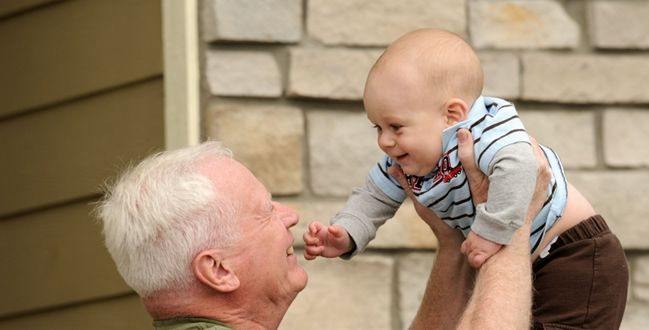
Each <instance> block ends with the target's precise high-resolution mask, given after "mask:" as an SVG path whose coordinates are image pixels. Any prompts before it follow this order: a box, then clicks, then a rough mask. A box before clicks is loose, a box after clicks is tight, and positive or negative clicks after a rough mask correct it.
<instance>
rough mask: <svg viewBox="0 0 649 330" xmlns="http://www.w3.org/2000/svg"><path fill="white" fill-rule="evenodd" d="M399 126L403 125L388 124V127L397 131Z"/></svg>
mask: <svg viewBox="0 0 649 330" xmlns="http://www.w3.org/2000/svg"><path fill="white" fill-rule="evenodd" d="M401 127H403V126H401V125H398V124H392V125H390V128H392V129H393V130H395V131H398V130H399V129H400V128H401Z"/></svg>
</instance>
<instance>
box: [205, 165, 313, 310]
mask: <svg viewBox="0 0 649 330" xmlns="http://www.w3.org/2000/svg"><path fill="white" fill-rule="evenodd" d="M218 162H221V163H220V164H218V166H217V167H218V168H219V172H218V173H216V174H215V175H218V179H216V180H215V179H213V182H214V184H215V185H216V186H218V187H217V190H219V191H221V192H222V193H223V194H225V195H227V197H228V198H230V199H232V200H234V201H241V203H238V204H239V205H240V207H239V210H238V221H239V224H240V226H241V232H242V236H241V240H240V241H239V243H238V244H235V246H233V247H232V248H231V249H229V252H228V255H229V258H230V259H231V260H236V265H235V272H236V275H237V276H238V277H239V279H240V281H241V287H240V289H241V290H242V292H246V294H247V295H249V296H250V300H251V305H253V304H256V303H260V304H263V303H264V302H267V301H268V300H272V301H283V302H285V303H288V304H290V302H291V301H292V300H293V299H294V298H295V296H296V295H297V294H298V293H299V292H300V291H301V290H302V289H304V287H305V286H306V283H307V274H306V272H305V271H304V269H303V268H302V267H301V266H300V265H299V264H298V263H297V257H296V255H295V254H294V253H293V235H292V234H291V231H290V229H291V227H293V226H295V225H296V224H297V222H298V219H299V217H298V214H297V212H295V210H293V209H290V208H289V207H287V206H285V205H283V204H280V203H276V202H272V201H271V196H270V193H269V192H268V191H267V190H266V188H265V187H264V185H263V184H262V183H261V182H260V181H259V180H257V178H256V177H255V176H254V175H253V174H252V173H250V171H249V170H248V169H247V168H246V167H244V166H243V165H241V164H240V163H238V162H237V161H235V160H231V159H221V160H218ZM264 298H266V299H264ZM251 307H252V306H251Z"/></svg>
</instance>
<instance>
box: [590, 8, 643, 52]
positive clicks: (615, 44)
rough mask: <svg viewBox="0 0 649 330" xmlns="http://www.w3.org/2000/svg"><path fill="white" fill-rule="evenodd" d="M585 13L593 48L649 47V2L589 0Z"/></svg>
mask: <svg viewBox="0 0 649 330" xmlns="http://www.w3.org/2000/svg"><path fill="white" fill-rule="evenodd" d="M588 15H589V16H588V18H589V20H588V27H589V30H590V39H591V40H590V41H591V44H593V45H594V46H595V47H598V48H610V49H621V48H626V49H648V48H649V21H648V20H647V17H649V2H647V1H590V2H589V6H588Z"/></svg>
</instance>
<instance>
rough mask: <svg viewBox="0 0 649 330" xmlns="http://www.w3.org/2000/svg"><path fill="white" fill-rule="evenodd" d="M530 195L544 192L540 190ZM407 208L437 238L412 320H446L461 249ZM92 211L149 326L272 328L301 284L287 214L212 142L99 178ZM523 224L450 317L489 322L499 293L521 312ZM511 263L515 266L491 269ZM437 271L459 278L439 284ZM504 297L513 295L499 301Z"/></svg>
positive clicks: (454, 302) (455, 292) (428, 217)
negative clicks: (101, 192)
mask: <svg viewBox="0 0 649 330" xmlns="http://www.w3.org/2000/svg"><path fill="white" fill-rule="evenodd" d="M461 148H462V149H461V150H464V153H463V154H465V155H467V156H465V157H464V159H463V161H465V160H466V159H469V162H471V161H472V158H471V157H472V152H471V147H470V146H468V147H466V146H461ZM467 171H475V168H467ZM470 173H474V174H475V176H473V177H472V181H471V183H472V188H473V187H476V190H475V191H474V193H476V194H482V196H484V193H481V192H479V189H481V188H484V185H482V184H481V183H480V182H481V181H480V180H482V176H481V175H480V174H479V173H478V172H470ZM540 177H542V176H540ZM539 181H542V180H539ZM546 182H547V181H546ZM539 186H544V185H543V184H540V185H539ZM538 190H542V189H540V188H539V189H538ZM537 195H538V196H540V197H539V198H536V200H539V201H540V200H542V195H543V193H538V194H537ZM530 208H532V207H530ZM417 209H418V212H419V214H420V216H422V218H423V219H424V220H425V221H426V222H427V223H428V224H429V225H430V226H431V228H432V229H433V232H434V233H435V234H436V235H437V236H438V238H439V242H440V249H439V252H438V257H437V262H436V264H435V267H434V268H433V271H432V273H431V279H430V280H429V285H428V287H427V289H426V293H425V297H424V300H423V302H422V306H421V308H420V310H419V313H418V315H417V319H416V320H415V322H414V323H413V328H416V329H426V328H428V329H430V328H453V327H455V326H456V325H457V322H458V319H459V316H460V315H461V313H462V311H463V310H464V306H465V304H466V303H467V300H468V298H469V297H468V294H467V292H468V291H469V290H470V286H471V285H472V284H471V283H472V281H473V271H472V270H470V267H469V266H468V264H467V263H466V261H465V259H464V257H463V256H462V255H461V253H460V251H459V243H461V240H459V239H460V238H458V236H452V235H451V236H448V235H446V234H447V233H444V232H442V231H443V230H446V229H445V227H446V226H444V225H443V224H442V223H441V221H440V220H439V219H438V218H436V217H435V216H434V214H431V213H426V212H425V210H423V209H422V208H421V207H419V206H418V207H417ZM98 215H99V217H100V219H101V220H102V222H103V226H104V235H105V238H106V246H107V248H108V251H109V252H110V254H111V256H112V257H113V259H114V261H115V263H116V265H117V269H118V271H119V273H120V274H121V275H122V277H123V278H124V280H125V281H126V283H127V284H128V285H129V286H131V287H132V288H133V289H134V290H135V291H136V292H137V293H138V295H140V296H141V297H142V301H143V303H144V306H145V307H146V309H147V311H148V312H149V314H150V315H151V316H152V317H153V319H154V326H155V327H156V328H157V329H167V330H170V329H190V328H191V329H233V328H234V329H276V328H277V327H278V326H279V324H280V322H281V320H282V318H283V317H284V314H285V313H286V311H287V310H288V308H289V306H290V304H291V302H292V301H293V300H294V299H295V297H296V296H297V294H298V293H299V292H300V291H301V290H302V289H304V287H305V286H306V284H307V274H306V272H305V271H304V269H303V268H301V267H300V265H299V264H298V262H297V258H296V256H295V255H294V253H293V246H292V245H293V236H292V234H291V232H290V229H291V227H293V226H294V225H295V224H296V223H297V222H298V215H297V213H296V212H295V211H294V210H291V209H289V208H288V207H286V206H284V205H282V204H280V203H276V202H273V201H272V200H271V196H270V194H269V193H268V191H267V190H266V188H265V187H264V186H263V185H262V184H261V183H260V182H259V180H257V179H256V178H255V176H254V175H253V174H252V173H251V172H250V171H249V170H248V169H247V168H246V167H244V166H243V165H242V164H241V163H239V162H237V161H235V160H233V159H232V158H231V153H230V151H229V150H228V149H226V148H224V147H222V146H221V145H220V144H219V143H217V142H206V143H203V144H201V145H198V146H194V147H189V148H184V149H180V150H175V151H168V152H163V153H160V154H157V155H154V156H151V157H149V158H147V159H146V160H144V161H142V162H141V163H140V164H139V165H137V166H136V167H134V168H133V169H131V170H129V171H128V172H126V173H125V174H124V175H122V176H121V178H120V179H119V180H118V181H117V182H116V183H115V184H114V185H113V186H112V187H111V188H109V189H108V191H107V193H106V197H105V199H104V200H103V201H102V203H101V204H100V206H99V208H98ZM525 230H527V234H529V228H525V227H524V228H523V230H521V232H522V233H521V234H520V235H519V236H520V237H523V239H520V240H519V241H520V242H519V243H520V244H512V245H510V246H508V247H507V248H506V249H504V250H503V251H502V252H501V253H499V254H498V255H503V256H502V258H496V257H494V258H493V260H492V261H490V262H489V263H487V264H486V265H485V266H483V270H482V271H481V272H480V274H479V276H478V281H477V285H476V287H475V289H474V292H475V294H474V298H473V299H472V300H471V302H469V307H468V310H467V312H466V313H465V317H464V319H463V320H462V322H465V323H463V325H460V327H465V328H471V327H475V326H479V325H482V324H485V325H486V324H487V323H483V322H484V321H483V320H480V318H479V316H480V315H479V314H481V313H482V310H481V309H480V308H482V307H484V308H489V307H490V305H493V303H492V302H490V303H488V304H487V303H485V302H484V299H486V300H488V301H489V300H491V301H493V299H496V301H498V299H500V300H507V301H505V302H503V304H502V305H501V306H499V308H498V310H493V309H492V310H487V313H489V312H493V313H496V312H497V313H498V315H505V314H507V315H505V316H503V318H500V321H501V322H502V321H503V320H507V319H506V318H504V317H506V316H511V317H513V318H516V320H513V321H511V324H512V325H518V324H527V323H526V322H529V316H525V313H514V311H520V310H521V309H526V310H529V309H530V306H529V302H530V301H531V285H530V282H531V281H530V269H529V268H530V260H529V252H526V251H527V247H526V246H527V243H526V241H525V239H524V237H525V233H524V231H525ZM447 237H450V238H447ZM498 255H497V256H498ZM512 255H518V256H520V257H519V258H517V259H512V257H511V256H512ZM505 259H507V260H505ZM490 260H491V259H490ZM513 269H516V270H517V272H519V273H520V272H522V273H523V275H524V276H519V277H515V278H514V277H511V278H510V276H500V275H502V273H503V272H509V271H512V270H513ZM490 274H494V276H493V278H494V279H495V280H494V281H492V280H490V277H489V275H490ZM495 275H499V276H495ZM447 278H455V279H457V278H463V279H464V281H460V283H458V281H453V282H452V283H458V284H457V285H455V286H453V285H449V286H445V287H440V286H439V285H438V283H443V282H444V281H445V280H446V279H447ZM481 279H484V280H481ZM487 279H489V280H487ZM503 281H508V285H509V286H510V287H511V285H512V283H511V281H514V282H515V283H519V284H520V285H519V286H518V287H520V288H521V289H520V290H519V291H518V292H516V293H513V294H511V293H510V294H507V295H504V296H503V295H502V294H501V293H498V291H497V290H498V285H499V284H503V283H502V282H503ZM468 288H469V289H468ZM512 296H515V297H518V300H514V301H522V302H523V303H521V304H516V305H514V306H512V307H509V304H508V302H509V301H512ZM449 299H450V300H449ZM508 307H509V308H513V309H511V310H509V309H507V308H508ZM477 309H480V312H478V311H477ZM486 315H489V314H486ZM476 317H477V318H476ZM501 325H502V323H501ZM483 328H484V327H483Z"/></svg>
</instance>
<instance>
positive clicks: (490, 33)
mask: <svg viewBox="0 0 649 330" xmlns="http://www.w3.org/2000/svg"><path fill="white" fill-rule="evenodd" d="M469 30H470V32H471V40H472V42H473V45H474V46H475V47H477V48H495V49H511V48H518V49H537V48H575V47H577V46H578V44H579V26H578V25H577V23H576V22H575V21H574V20H573V19H572V18H571V17H570V16H568V14H567V13H566V11H565V9H564V8H563V7H562V6H561V4H560V3H559V2H557V1H545V0H542V1H491V0H490V1H485V0H476V1H469Z"/></svg>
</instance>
